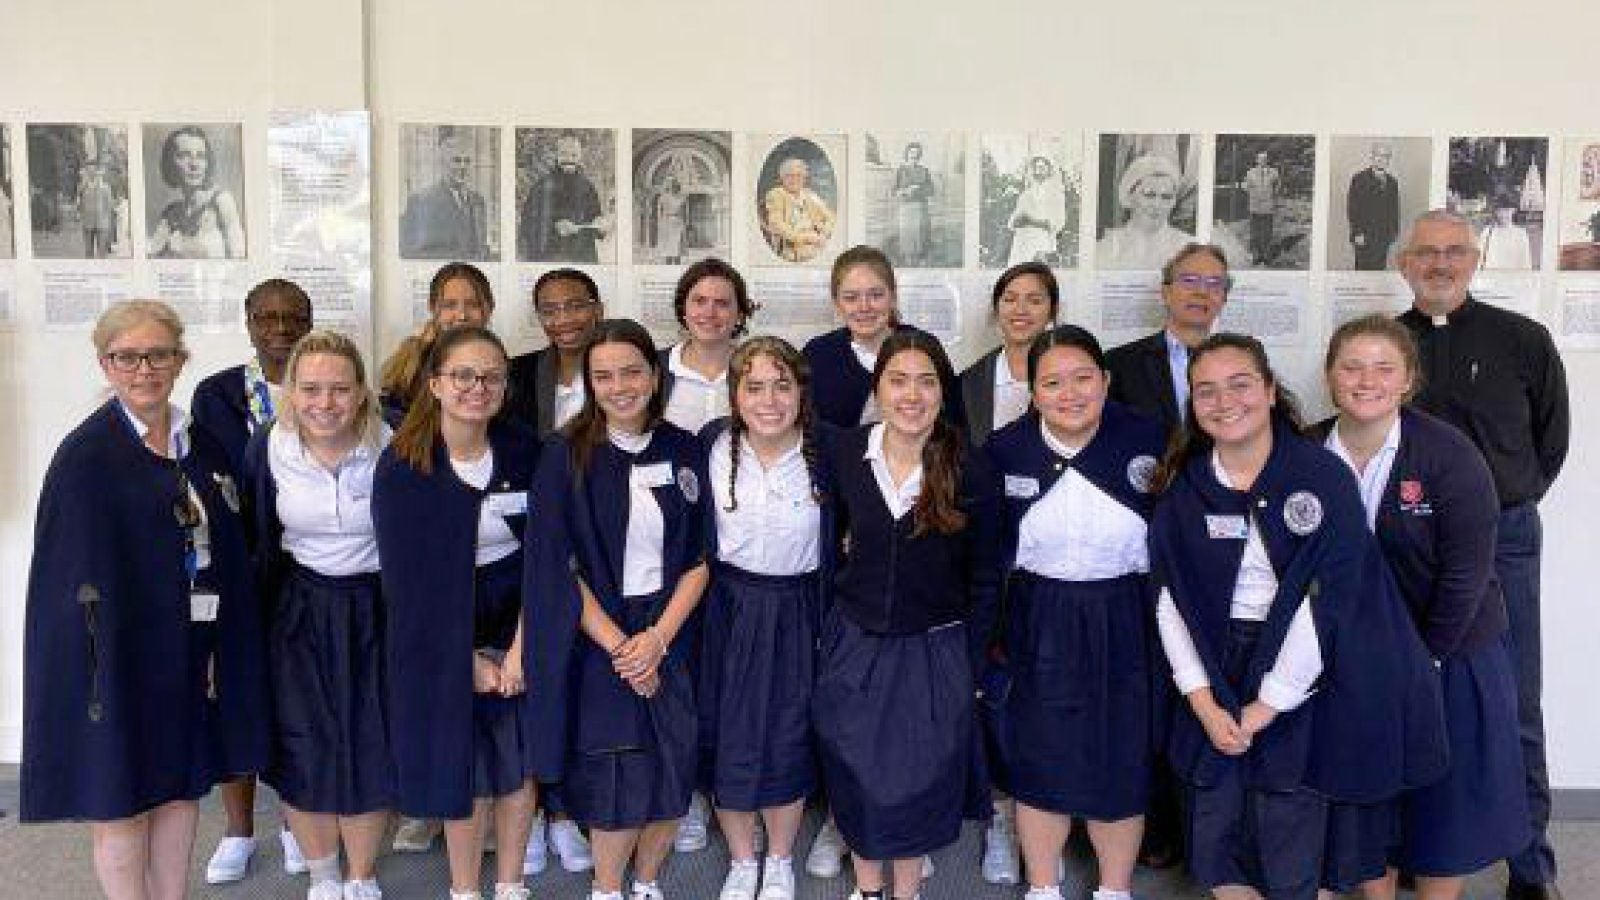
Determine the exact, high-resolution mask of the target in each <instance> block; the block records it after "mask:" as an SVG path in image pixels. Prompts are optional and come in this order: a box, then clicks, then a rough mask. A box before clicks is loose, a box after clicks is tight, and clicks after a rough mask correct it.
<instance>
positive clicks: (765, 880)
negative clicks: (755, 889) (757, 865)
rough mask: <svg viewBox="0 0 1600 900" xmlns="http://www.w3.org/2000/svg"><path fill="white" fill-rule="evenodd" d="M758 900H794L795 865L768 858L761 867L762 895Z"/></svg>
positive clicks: (786, 861)
mask: <svg viewBox="0 0 1600 900" xmlns="http://www.w3.org/2000/svg"><path fill="white" fill-rule="evenodd" d="M756 900H794V864H793V863H791V862H790V861H789V860H787V859H774V858H772V857H770V856H769V857H767V861H766V864H765V865H763V866H762V867H761V893H759V894H757V895H756Z"/></svg>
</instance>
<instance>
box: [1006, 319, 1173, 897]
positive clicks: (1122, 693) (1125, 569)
mask: <svg viewBox="0 0 1600 900" xmlns="http://www.w3.org/2000/svg"><path fill="white" fill-rule="evenodd" d="M1027 379H1028V383H1029V384H1031V385H1032V392H1033V407H1034V409H1033V411H1030V412H1029V413H1028V414H1027V415H1025V416H1023V417H1022V418H1021V419H1019V420H1017V421H1016V422H1013V423H1012V424H1010V425H1008V426H1006V427H1005V428H1002V429H1000V430H999V431H998V432H996V433H995V434H994V435H993V436H992V437H991V438H990V439H989V442H988V444H986V445H985V448H984V449H985V451H986V452H987V454H988V456H989V458H990V460H991V462H992V464H993V466H994V468H995V471H996V472H997V473H998V474H999V475H1000V476H1001V479H1002V484H1003V491H1004V495H1005V500H1004V501H1003V506H1002V509H1003V510H1004V513H1005V515H1004V526H1005V529H1004V541H1005V542H1004V556H1003V558H1004V559H1005V560H1006V561H1007V562H1008V563H1009V567H1010V574H1009V577H1008V579H1007V582H1006V591H1005V593H1004V597H1005V600H1004V603H1003V611H1002V614H1003V618H1002V622H1001V624H1000V627H999V629H998V632H999V634H1000V635H1001V636H1002V637H1001V641H1000V645H1001V650H1002V652H1003V656H1004V658H1005V660H1006V666H1005V668H1006V669H1007V670H1008V671H1009V674H1010V676H1011V678H1010V689H1009V691H1008V692H1006V697H1005V699H1004V704H1005V705H1004V715H1005V717H1006V721H1007V724H1008V727H1007V728H1006V729H1005V730H1004V731H1003V733H1002V740H1003V741H1004V743H1005V745H1006V746H1005V748H1004V750H1003V752H1002V754H1001V755H1002V757H1003V758H1004V759H1005V761H1006V763H1007V767H1008V769H1009V771H1010V787H1011V792H1012V795H1013V796H1014V797H1015V798H1016V801H1017V831H1018V839H1019V841H1020V842H1021V844H1022V850H1023V854H1024V856H1025V857H1026V860H1027V867H1028V882H1029V885H1030V890H1029V891H1028V900H1060V897H1061V890H1060V885H1059V883H1058V881H1057V879H1058V877H1059V869H1058V865H1059V860H1060V858H1061V851H1062V849H1063V848H1064V847H1065V845H1066V840H1067V837H1068V835H1069V833H1070V832H1071V829H1072V820H1073V819H1074V818H1079V819H1084V820H1086V821H1087V823H1088V830H1089V837H1090V840H1091V842H1092V843H1093V845H1094V848H1095V855H1096V856H1097V858H1098V859H1099V877H1100V886H1099V889H1098V890H1096V891H1095V893H1094V897H1095V900H1131V897H1132V894H1131V893H1130V892H1131V890H1132V878H1133V866H1134V862H1135V860H1136V857H1137V856H1138V852H1139V839H1140V835H1141V833H1142V831H1143V825H1144V818H1143V813H1144V809H1145V805H1146V801H1147V800H1148V795H1149V779H1150V756H1151V735H1150V724H1151V721H1152V710H1151V691H1150V679H1149V670H1150V647H1149V646H1148V641H1147V634H1148V628H1147V627H1146V621H1147V609H1148V604H1149V580H1148V578H1147V574H1148V572H1149V568H1150V562H1149V552H1148V549H1147V543H1146V539H1147V532H1148V524H1149V518H1150V515H1151V512H1152V509H1153V508H1154V505H1155V495H1154V494H1153V492H1152V480H1153V478H1154V475H1155V469H1156V465H1157V462H1158V460H1159V458H1160V455H1161V452H1162V449H1163V447H1164V445H1165V432H1164V431H1163V429H1162V428H1161V425H1160V423H1158V422H1156V421H1155V420H1153V419H1149V418H1146V417H1145V416H1144V415H1142V414H1140V413H1138V412H1136V411H1134V410H1133V409H1132V408H1131V407H1127V406H1123V405H1121V404H1119V403H1114V402H1108V401H1107V400H1106V394H1107V390H1108V388H1109V385H1110V376H1109V374H1108V373H1107V372H1106V368H1105V353H1104V352H1103V351H1102V350H1101V348H1100V343H1099V342H1098V341H1097V340H1095V338H1094V336H1093V335H1091V334H1090V333H1089V332H1087V331H1085V330H1083V329H1082V328H1078V327H1077V326H1073V325H1064V326H1061V327H1059V328H1056V329H1054V330H1052V331H1048V332H1045V333H1044V334H1042V335H1040V336H1039V337H1038V339H1036V340H1035V341H1034V342H1033V346H1032V348H1031V349H1030V350H1029V351H1028V375H1027Z"/></svg>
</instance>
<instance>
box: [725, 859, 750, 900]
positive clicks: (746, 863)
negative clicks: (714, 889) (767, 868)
mask: <svg viewBox="0 0 1600 900" xmlns="http://www.w3.org/2000/svg"><path fill="white" fill-rule="evenodd" d="M760 880H761V864H760V863H758V862H756V861H755V860H753V859H745V860H739V859H736V860H734V861H733V863H732V865H730V866H728V877H727V878H725V879H723V881H722V893H720V894H718V895H717V900H756V884H757V883H758V882H760Z"/></svg>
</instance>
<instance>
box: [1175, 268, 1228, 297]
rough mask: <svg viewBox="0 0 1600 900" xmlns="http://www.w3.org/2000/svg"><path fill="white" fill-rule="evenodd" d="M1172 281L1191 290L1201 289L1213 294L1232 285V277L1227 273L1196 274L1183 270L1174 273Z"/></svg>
mask: <svg viewBox="0 0 1600 900" xmlns="http://www.w3.org/2000/svg"><path fill="white" fill-rule="evenodd" d="M1172 283H1173V284H1176V285H1178V286H1179V287H1185V288H1188V289H1189V290H1191V291H1195V290H1201V291H1207V292H1209V293H1213V294H1215V293H1217V292H1218V291H1226V290H1228V289H1229V288H1231V287H1233V278H1232V277H1231V276H1228V275H1196V274H1195V273H1193V272H1184V273H1182V274H1180V275H1174V276H1173V277H1172Z"/></svg>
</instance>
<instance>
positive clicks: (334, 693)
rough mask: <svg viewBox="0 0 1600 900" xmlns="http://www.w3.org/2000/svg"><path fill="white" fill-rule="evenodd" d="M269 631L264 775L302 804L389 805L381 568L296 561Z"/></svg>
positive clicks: (365, 808) (337, 807)
mask: <svg viewBox="0 0 1600 900" xmlns="http://www.w3.org/2000/svg"><path fill="white" fill-rule="evenodd" d="M267 640H268V654H267V660H268V671H269V673H270V674H269V677H270V680H271V684H272V705H273V718H274V728H273V744H272V749H273V752H272V757H271V761H270V762H269V764H268V768H267V771H266V773H265V780H266V782H267V783H268V784H270V785H272V787H273V789H274V790H276V791H277V792H278V795H279V796H281V797H282V798H283V800H284V802H286V803H288V804H289V805H290V806H292V807H294V808H295V809H298V810H301V811H303V812H315V813H332V814H338V815H346V816H349V815H360V814H361V813H368V812H374V811H376V810H382V809H388V808H390V807H391V806H392V805H393V804H394V800H395V774H394V763H393V761H392V759H391V756H390V753H389V738H388V735H389V726H388V716H387V713H386V709H385V706H384V699H383V698H384V697H385V696H386V694H385V693H384V675H383V660H384V608H383V598H382V595H381V593H380V591H379V585H378V576H377V575H376V574H375V573H374V574H367V575H352V576H348V577H332V576H327V575H322V574H319V573H317V572H314V571H312V570H310V569H307V568H305V567H303V566H298V565H297V566H293V567H291V568H290V570H289V572H288V573H287V576H286V577H285V578H284V581H283V586H282V588H281V590H280V591H279V593H278V598H277V604H276V605H275V606H274V608H273V616H272V621H271V624H270V627H269V629H268V637H267Z"/></svg>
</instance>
